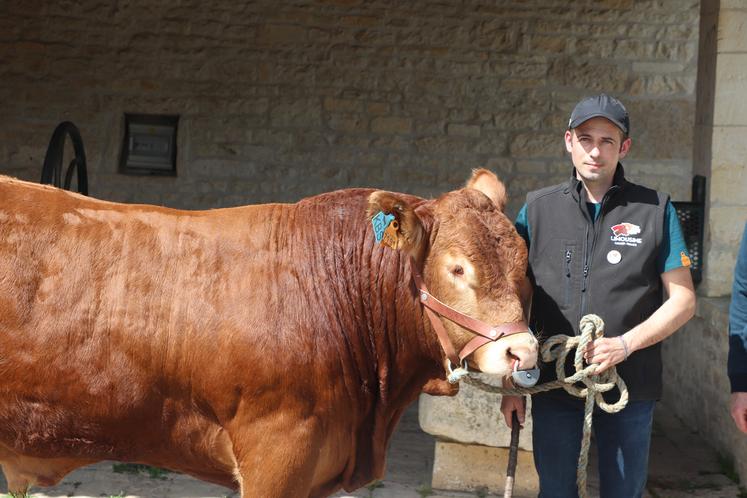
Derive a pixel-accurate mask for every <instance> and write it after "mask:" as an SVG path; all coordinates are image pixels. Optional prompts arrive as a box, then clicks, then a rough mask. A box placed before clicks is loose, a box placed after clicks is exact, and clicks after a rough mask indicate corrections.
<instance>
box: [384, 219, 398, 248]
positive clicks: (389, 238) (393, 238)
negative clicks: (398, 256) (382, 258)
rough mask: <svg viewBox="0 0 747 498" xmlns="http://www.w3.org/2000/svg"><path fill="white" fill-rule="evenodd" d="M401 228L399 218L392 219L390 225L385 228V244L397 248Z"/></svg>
mask: <svg viewBox="0 0 747 498" xmlns="http://www.w3.org/2000/svg"><path fill="white" fill-rule="evenodd" d="M398 230H399V223H397V220H392V221H391V222H390V223H389V225H388V226H387V227H386V228H385V229H384V236H383V237H382V238H381V243H382V244H384V245H385V246H388V247H391V248H392V249H397V231H398Z"/></svg>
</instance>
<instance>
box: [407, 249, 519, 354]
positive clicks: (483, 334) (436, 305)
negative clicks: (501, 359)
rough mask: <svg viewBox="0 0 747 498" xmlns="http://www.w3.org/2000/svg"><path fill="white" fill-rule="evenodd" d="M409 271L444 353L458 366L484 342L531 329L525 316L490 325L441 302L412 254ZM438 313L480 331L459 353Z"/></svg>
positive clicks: (477, 331)
mask: <svg viewBox="0 0 747 498" xmlns="http://www.w3.org/2000/svg"><path fill="white" fill-rule="evenodd" d="M410 271H411V272H412V279H413V280H414V281H415V286H416V287H417V289H418V294H419V299H420V304H422V305H423V307H424V308H425V312H426V313H427V314H428V318H429V319H430V321H431V325H432V326H433V329H434V330H435V331H436V335H437V336H438V342H440V343H441V348H442V349H443V350H444V353H446V357H447V358H448V359H449V361H450V362H451V363H452V365H454V366H455V367H456V366H460V365H461V364H462V360H464V358H466V357H467V356H469V355H470V354H471V353H472V352H474V351H475V350H476V349H477V348H479V347H481V346H484V345H485V344H487V343H489V342H495V341H497V340H498V339H502V338H504V337H508V336H510V335H514V334H521V333H529V326H528V325H527V324H526V322H524V321H523V320H522V321H519V322H512V323H501V324H499V325H489V324H487V323H485V322H483V321H481V320H477V319H476V318H472V317H471V316H467V315H465V314H464V313H461V312H459V311H457V310H455V309H454V308H452V307H450V306H448V305H446V304H444V303H442V302H441V301H439V300H438V299H436V298H435V297H433V294H431V293H430V292H428V288H427V287H426V286H425V281H424V280H423V276H422V275H421V274H420V272H419V271H418V268H417V266H416V264H415V260H414V259H413V258H412V257H410ZM439 315H440V316H442V317H444V318H446V319H448V320H451V321H452V322H454V323H456V324H457V325H461V326H462V327H464V328H465V329H467V330H469V331H471V332H474V333H475V334H477V335H476V336H475V337H474V338H472V339H471V340H470V341H469V342H468V343H467V344H466V345H465V346H464V347H463V348H462V350H461V351H460V352H459V354H458V355H457V353H456V350H455V349H454V345H453V344H452V343H451V339H450V338H449V335H448V334H447V333H446V329H445V328H444V325H443V323H441V320H439V318H438V316H439Z"/></svg>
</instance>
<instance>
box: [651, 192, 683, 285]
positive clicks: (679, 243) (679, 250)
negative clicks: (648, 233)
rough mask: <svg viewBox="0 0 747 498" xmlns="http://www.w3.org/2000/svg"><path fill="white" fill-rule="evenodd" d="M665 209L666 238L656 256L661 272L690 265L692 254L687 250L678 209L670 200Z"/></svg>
mask: <svg viewBox="0 0 747 498" xmlns="http://www.w3.org/2000/svg"><path fill="white" fill-rule="evenodd" d="M665 209H666V212H665V213H664V238H663V239H662V243H661V247H660V248H659V255H658V256H657V258H656V266H657V268H658V270H659V273H660V274H661V273H666V272H668V271H669V270H674V269H675V268H680V267H682V266H689V261H690V254H689V253H688V252H687V245H686V244H685V237H684V236H683V235H682V227H681V226H680V220H679V218H677V210H676V209H674V206H672V203H671V202H670V201H667V205H666V208H665ZM686 263H687V264H686Z"/></svg>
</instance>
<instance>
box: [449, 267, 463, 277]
mask: <svg viewBox="0 0 747 498" xmlns="http://www.w3.org/2000/svg"><path fill="white" fill-rule="evenodd" d="M451 273H453V274H454V275H457V276H459V277H461V276H462V275H464V268H462V267H461V266H460V265H454V268H453V269H452V270H451Z"/></svg>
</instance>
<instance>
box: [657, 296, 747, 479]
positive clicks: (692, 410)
mask: <svg viewBox="0 0 747 498" xmlns="http://www.w3.org/2000/svg"><path fill="white" fill-rule="evenodd" d="M728 307H729V299H728V298H708V297H701V298H699V299H698V309H697V312H696V315H695V317H694V318H693V319H692V320H690V322H688V324H687V325H685V326H684V327H683V328H682V330H680V331H679V332H677V333H676V334H675V335H673V336H672V337H670V338H669V339H667V340H666V341H664V344H663V355H664V379H665V381H664V396H663V399H662V401H663V404H664V405H665V406H666V407H667V409H670V410H672V411H673V413H674V414H675V415H676V416H678V417H679V418H681V419H682V420H683V421H684V422H685V423H686V424H687V426H688V427H689V428H690V429H691V430H692V431H693V432H694V433H697V434H699V435H700V436H701V437H703V439H705V440H707V441H708V442H709V443H710V444H711V445H712V446H713V447H714V448H715V449H716V450H717V451H718V452H719V453H720V454H721V455H722V456H723V457H724V461H728V462H731V463H732V464H733V465H734V469H735V470H736V472H737V473H738V475H739V477H740V480H741V482H742V483H746V482H747V438H745V436H744V434H742V433H741V432H739V430H738V429H737V428H736V426H735V425H734V421H733V420H732V418H731V415H730V414H729V397H730V388H729V379H728V377H727V375H726V359H727V354H728V348H729V342H728V340H727V339H726V337H727V330H728V324H729V318H728Z"/></svg>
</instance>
